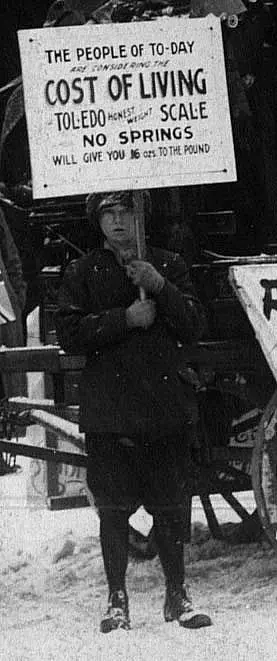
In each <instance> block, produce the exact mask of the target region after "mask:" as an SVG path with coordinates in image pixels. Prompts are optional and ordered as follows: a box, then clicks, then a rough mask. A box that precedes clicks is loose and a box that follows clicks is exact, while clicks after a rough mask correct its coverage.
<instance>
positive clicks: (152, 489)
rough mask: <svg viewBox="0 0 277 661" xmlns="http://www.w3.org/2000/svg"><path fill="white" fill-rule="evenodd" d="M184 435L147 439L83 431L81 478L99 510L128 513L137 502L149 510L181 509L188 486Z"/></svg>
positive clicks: (189, 470) (159, 512) (189, 473)
mask: <svg viewBox="0 0 277 661" xmlns="http://www.w3.org/2000/svg"><path fill="white" fill-rule="evenodd" d="M190 435H191V430H189V433H188V435H187V436H186V435H184V434H182V435H180V436H178V437H176V436H174V437H171V438H169V439H162V440H161V441H160V442H159V443H155V444H154V445H151V444H150V443H144V444H141V445H138V444H136V443H135V442H133V441H132V440H131V439H125V438H120V437H114V436H112V435H110V434H107V435H104V434H103V435H101V437H99V436H97V437H96V436H95V435H90V434H88V435H87V436H86V445H87V452H88V467H87V483H88V487H89V489H90V491H91V492H92V494H93V497H94V500H95V504H96V507H98V509H99V510H102V511H103V510H105V509H107V508H110V509H111V510H115V509H122V510H125V511H127V512H128V514H129V515H131V514H133V513H134V512H135V511H136V510H137V509H138V507H140V506H141V505H143V506H144V507H145V509H146V510H147V511H148V512H149V513H150V514H152V515H155V514H156V515H160V516H166V515H167V513H169V512H170V511H171V512H172V510H174V511H176V510H180V511H181V510H182V509H183V502H184V493H188V491H189V490H190V488H191V478H192V466H191V459H190V452H189V446H190V440H191V439H190Z"/></svg>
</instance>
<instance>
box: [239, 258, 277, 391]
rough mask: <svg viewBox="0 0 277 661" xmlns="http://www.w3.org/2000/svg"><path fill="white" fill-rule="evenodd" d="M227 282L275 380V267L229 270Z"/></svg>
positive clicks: (276, 342)
mask: <svg viewBox="0 0 277 661" xmlns="http://www.w3.org/2000/svg"><path fill="white" fill-rule="evenodd" d="M229 278H230V282H231V284H232V286H233V288H234V290H235V292H236V294H237V296H238V299H239V300H240V302H241V304H242V306H243V308H244V310H245V312H246V314H247V316H248V318H249V321H250V322H251V324H252V326H253V328H254V331H255V334H256V337H257V340H258V342H259V343H260V345H261V348H262V350H263V353H264V355H265V358H266V359H267V362H268V364H269V366H270V368H271V370H272V372H273V374H274V376H275V377H276V379H277V263H275V264H272V263H271V264H256V265H254V264H253V265H252V264H251V265H247V266H232V267H231V268H230V276H229Z"/></svg>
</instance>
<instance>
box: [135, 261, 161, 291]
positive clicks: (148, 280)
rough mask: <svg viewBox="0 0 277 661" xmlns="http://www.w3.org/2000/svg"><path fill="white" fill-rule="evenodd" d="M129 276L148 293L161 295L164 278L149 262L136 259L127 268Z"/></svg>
mask: <svg viewBox="0 0 277 661" xmlns="http://www.w3.org/2000/svg"><path fill="white" fill-rule="evenodd" d="M126 271H127V275H128V277H129V278H130V279H131V280H132V282H133V284H134V285H136V286H137V287H142V288H143V289H145V291H146V292H147V293H150V294H159V292H160V291H161V289H162V288H163V286H164V277H163V276H162V275H161V273H159V271H157V269H155V267H154V266H153V265H152V264H150V263H149V262H144V261H143V260H141V259H134V260H132V261H131V262H130V264H128V266H127V267H126Z"/></svg>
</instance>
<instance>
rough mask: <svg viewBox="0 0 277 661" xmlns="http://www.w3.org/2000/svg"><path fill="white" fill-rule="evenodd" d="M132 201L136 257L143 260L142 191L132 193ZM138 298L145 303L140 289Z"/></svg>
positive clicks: (144, 295)
mask: <svg viewBox="0 0 277 661" xmlns="http://www.w3.org/2000/svg"><path fill="white" fill-rule="evenodd" d="M133 199H134V210H135V227H136V243H137V257H138V259H145V257H146V243H145V223H144V208H143V193H142V191H134V193H133ZM139 297H140V300H141V301H145V299H146V293H145V290H144V289H143V288H142V287H140V288H139Z"/></svg>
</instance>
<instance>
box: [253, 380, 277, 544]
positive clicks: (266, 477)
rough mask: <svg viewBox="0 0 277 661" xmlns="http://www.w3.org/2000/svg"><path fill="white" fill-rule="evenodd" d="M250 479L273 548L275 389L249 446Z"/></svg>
mask: <svg viewBox="0 0 277 661" xmlns="http://www.w3.org/2000/svg"><path fill="white" fill-rule="evenodd" d="M252 482H253V490H254V495H255V499H256V503H257V509H258V514H259V517H260V520H261V523H262V526H263V528H264V530H265V533H266V535H267V537H268V539H269V541H270V542H271V544H272V546H273V548H275V549H276V550H277V390H275V392H274V394H273V396H272V398H271V400H270V401H269V403H268V405H267V406H266V408H265V410H264V413H263V415H262V418H261V421H260V424H259V428H258V432H257V436H256V443H255V447H254V450H253V459H252Z"/></svg>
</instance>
